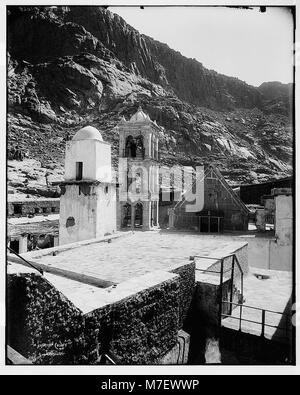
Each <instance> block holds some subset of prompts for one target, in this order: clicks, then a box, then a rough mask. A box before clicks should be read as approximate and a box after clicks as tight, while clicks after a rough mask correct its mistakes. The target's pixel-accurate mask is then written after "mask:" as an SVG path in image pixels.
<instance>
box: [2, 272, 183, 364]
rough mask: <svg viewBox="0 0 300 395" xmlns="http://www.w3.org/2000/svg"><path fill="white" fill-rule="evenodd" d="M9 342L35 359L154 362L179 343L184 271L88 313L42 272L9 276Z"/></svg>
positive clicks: (36, 361) (43, 361)
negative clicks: (103, 358)
mask: <svg viewBox="0 0 300 395" xmlns="http://www.w3.org/2000/svg"><path fill="white" fill-rule="evenodd" d="M7 284H8V306H7V308H8V322H7V327H8V344H9V345H10V346H11V347H13V348H14V349H16V350H17V351H18V352H20V353H21V354H22V355H23V356H24V357H26V358H28V359H29V360H31V361H32V362H33V363H34V364H97V363H99V357H100V355H101V354H102V353H104V352H107V351H109V352H112V353H113V354H114V355H115V356H116V357H117V359H118V363H120V364H155V363H157V362H158V361H159V360H160V359H161V358H162V357H163V356H165V355H166V354H167V353H168V352H169V351H170V350H171V349H172V348H174V346H175V345H176V343H177V335H178V330H179V291H180V276H173V277H170V278H169V279H168V280H167V281H163V282H161V283H159V284H158V285H156V286H153V287H150V288H148V289H145V290H143V291H141V292H138V293H136V294H134V295H132V296H129V297H127V298H125V299H122V300H119V301H117V302H116V303H112V304H108V305H106V306H103V307H101V308H99V309H96V310H93V311H91V312H90V313H88V314H83V313H82V312H81V311H80V310H79V309H77V308H76V307H75V306H74V305H73V304H72V303H71V302H70V301H69V300H68V299H66V298H65V297H64V296H63V295H62V294H61V293H60V292H58V291H57V290H56V289H55V288H54V287H53V286H52V285H51V283H49V282H48V281H46V280H45V278H44V277H42V276H41V275H39V274H38V273H21V274H20V273H17V274H9V275H8V282H7Z"/></svg>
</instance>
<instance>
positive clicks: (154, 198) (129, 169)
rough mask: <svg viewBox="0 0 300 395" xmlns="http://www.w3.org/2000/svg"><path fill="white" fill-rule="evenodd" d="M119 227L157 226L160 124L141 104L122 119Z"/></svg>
mask: <svg viewBox="0 0 300 395" xmlns="http://www.w3.org/2000/svg"><path fill="white" fill-rule="evenodd" d="M118 129H119V196H118V204H117V225H118V229H126V228H131V229H133V228H135V229H142V230H150V229H157V228H158V227H159V224H158V203H159V166H158V159H159V131H160V129H159V127H158V125H157V124H156V123H155V122H153V121H151V119H150V118H149V116H148V115H147V114H145V113H144V112H143V110H142V109H141V107H139V109H138V110H137V112H136V113H135V114H134V115H133V116H132V117H131V118H130V120H129V121H126V120H125V118H123V120H122V121H121V122H120V123H119V125H118Z"/></svg>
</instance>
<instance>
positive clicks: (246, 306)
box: [222, 300, 289, 316]
mask: <svg viewBox="0 0 300 395" xmlns="http://www.w3.org/2000/svg"><path fill="white" fill-rule="evenodd" d="M222 303H231V304H233V305H235V306H243V307H245V308H247V309H253V310H264V311H266V312H267V313H273V314H279V315H286V316H289V314H287V313H282V312H279V311H274V310H268V309H262V308H261V307H254V306H249V305H247V304H244V303H235V302H227V301H226V300H223V301H222Z"/></svg>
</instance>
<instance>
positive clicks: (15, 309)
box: [7, 273, 84, 364]
mask: <svg viewBox="0 0 300 395" xmlns="http://www.w3.org/2000/svg"><path fill="white" fill-rule="evenodd" d="M7 286H8V305H7V311H8V322H7V329H8V331H7V333H8V344H9V345H11V346H12V347H13V348H15V349H16V350H18V351H19V352H20V353H21V354H22V355H24V356H25V357H26V358H28V359H30V360H31V361H32V362H33V363H35V364H56V363H60V364H61V363H67V364H68V363H72V359H73V358H72V356H74V357H76V358H79V355H80V351H81V350H80V344H81V339H82V333H83V328H84V320H83V317H82V316H81V314H80V312H79V311H78V310H77V309H76V308H75V307H74V306H73V305H72V304H71V303H70V302H69V301H68V300H67V299H65V298H64V297H63V296H62V295H61V294H60V293H59V292H58V291H57V290H55V288H53V287H52V286H51V285H50V284H49V283H48V282H46V281H45V280H44V278H42V277H41V276H39V275H36V274H33V273H26V274H22V275H20V274H18V275H9V276H8V280H7Z"/></svg>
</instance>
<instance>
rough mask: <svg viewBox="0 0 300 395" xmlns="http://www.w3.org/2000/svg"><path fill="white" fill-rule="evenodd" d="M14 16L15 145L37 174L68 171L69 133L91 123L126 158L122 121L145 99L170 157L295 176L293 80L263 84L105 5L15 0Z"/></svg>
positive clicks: (250, 175) (231, 175) (245, 178)
mask: <svg viewBox="0 0 300 395" xmlns="http://www.w3.org/2000/svg"><path fill="white" fill-rule="evenodd" d="M7 21H8V52H9V54H8V84H7V85H8V87H7V88H8V89H7V90H8V140H7V142H8V149H9V152H10V149H11V148H12V147H13V146H16V144H18V146H19V148H21V149H23V150H24V151H25V152H27V156H28V160H33V159H34V160H38V161H39V162H40V163H39V165H38V168H37V169H36V172H41V171H42V170H41V169H44V170H43V171H45V169H48V170H47V171H49V172H50V173H52V175H53V179H55V177H56V176H58V175H59V177H61V176H62V165H63V158H64V147H65V139H66V137H67V136H68V135H70V136H72V135H73V134H74V133H75V132H76V131H77V130H78V129H79V128H80V127H82V126H85V125H87V124H90V125H93V126H95V127H97V128H98V129H99V130H100V131H101V132H102V133H103V136H104V138H105V139H106V140H108V141H110V142H111V143H112V148H113V159H114V164H115V165H116V163H117V152H118V133H117V130H116V128H115V126H116V125H117V124H118V122H119V121H120V119H121V117H122V116H125V117H126V118H128V117H129V116H131V115H132V114H133V113H134V112H135V111H136V109H137V107H138V106H139V105H141V106H142V107H143V109H144V111H145V112H147V113H148V114H149V116H150V117H151V118H152V119H153V120H156V121H157V123H158V125H160V126H161V161H162V163H163V164H169V165H173V164H175V163H178V164H182V165H186V164H189V165H196V164H199V163H202V162H203V161H209V162H214V163H215V164H216V165H217V166H218V167H219V169H220V170H221V171H222V173H223V174H224V176H225V177H226V178H227V179H228V180H229V181H230V182H232V183H241V182H247V183H248V182H260V181H265V180H268V179H271V178H279V177H283V176H286V175H289V174H291V172H292V142H293V125H292V106H291V103H292V86H291V85H290V84H288V85H284V84H280V83H276V82H271V83H264V84H262V85H261V86H260V87H259V88H255V87H253V86H250V85H248V84H246V83H245V82H243V81H240V80H239V79H237V78H233V77H228V76H225V75H222V74H219V73H217V72H215V71H213V70H208V69H206V68H205V67H204V66H203V65H202V64H201V63H199V62H198V61H196V60H195V59H188V58H186V57H184V56H182V55H181V54H180V53H179V52H176V51H174V50H172V49H171V48H169V47H168V46H167V45H166V44H163V43H160V42H158V41H155V40H154V39H152V38H150V37H147V36H145V35H142V34H140V33H139V32H138V31H137V30H135V29H134V28H132V27H131V26H129V25H128V24H127V23H126V22H125V21H124V20H123V19H122V18H121V17H119V16H118V15H115V14H113V13H111V12H110V11H108V10H106V9H104V8H101V7H76V6H74V7H20V6H11V7H8V19H7ZM10 166H11V167H10V168H9V175H8V178H9V182H11V183H12V178H13V177H12V178H11V179H10V170H11V171H14V176H15V175H16V173H18V171H17V170H16V168H15V167H14V165H13V162H12V163H11V164H10ZM25 179H26V177H25ZM14 180H15V178H14ZM14 182H15V183H16V181H14ZM30 183H31V180H30V179H27V187H26V186H24V185H23V189H22V187H20V186H16V187H14V186H13V184H11V191H12V193H13V192H15V191H16V190H19V191H23V192H24V193H26V188H27V191H28V190H29V189H30ZM17 184H18V182H17ZM21 184H22V182H21ZM28 188H29V189H28ZM33 189H34V188H33ZM33 189H31V192H30V193H34V192H33ZM36 193H37V194H41V190H40V188H39V189H38V191H36Z"/></svg>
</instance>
